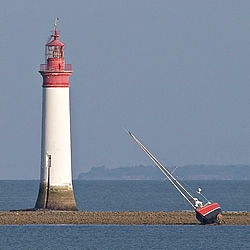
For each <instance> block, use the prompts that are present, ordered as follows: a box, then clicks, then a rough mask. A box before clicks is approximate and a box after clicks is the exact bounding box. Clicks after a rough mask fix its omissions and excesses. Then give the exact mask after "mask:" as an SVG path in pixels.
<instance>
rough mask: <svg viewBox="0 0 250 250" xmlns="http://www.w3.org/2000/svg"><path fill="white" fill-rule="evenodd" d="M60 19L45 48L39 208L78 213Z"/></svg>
mask: <svg viewBox="0 0 250 250" xmlns="http://www.w3.org/2000/svg"><path fill="white" fill-rule="evenodd" d="M57 20H58V19H56V21H55V24H54V30H53V34H52V35H51V37H50V39H49V41H48V42H47V43H46V45H45V64H41V65H40V71H39V73H40V74H41V75H42V78H43V85H42V89H43V94H42V135H41V170H40V187H39V193H38V198H37V201H36V205H35V208H36V209H51V210H68V211H70V210H77V206H76V202H75V197H74V192H73V185H72V170H71V131H70V95H69V87H70V85H69V77H70V75H71V74H72V65H71V64H65V58H64V44H63V43H62V42H61V41H60V40H59V39H58V37H59V34H58V30H57Z"/></svg>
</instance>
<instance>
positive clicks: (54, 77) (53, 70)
mask: <svg viewBox="0 0 250 250" xmlns="http://www.w3.org/2000/svg"><path fill="white" fill-rule="evenodd" d="M57 20H58V18H57V19H56V21H55V24H54V30H53V34H52V35H51V36H50V38H49V40H48V42H47V43H46V45H45V64H41V65H40V71H39V72H40V74H41V75H42V77H43V87H44V88H49V87H53V88H54V87H60V88H61V87H67V88H68V87H69V76H70V75H71V73H72V65H71V64H65V60H64V44H63V43H62V42H61V41H60V40H59V39H58V37H59V34H58V31H57Z"/></svg>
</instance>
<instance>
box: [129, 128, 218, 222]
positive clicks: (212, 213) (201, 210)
mask: <svg viewBox="0 0 250 250" xmlns="http://www.w3.org/2000/svg"><path fill="white" fill-rule="evenodd" d="M126 131H127V130H126ZM127 132H128V133H129V134H130V136H131V137H132V138H133V139H134V140H135V142H136V143H137V144H138V145H139V146H140V147H141V149H142V150H143V151H144V152H145V153H146V154H147V155H148V157H149V158H150V159H151V160H152V161H153V162H154V164H155V165H156V166H157V167H158V168H159V169H160V170H161V172H162V173H163V174H164V175H165V176H166V178H167V179H168V180H169V181H170V182H171V184H172V185H173V186H174V187H175V188H176V189H177V190H178V192H179V193H180V194H181V195H182V197H183V198H184V199H185V200H186V201H187V202H188V203H189V204H190V205H191V207H192V208H193V209H194V211H195V213H196V219H197V220H198V221H199V222H200V223H201V224H203V225H205V224H221V223H222V211H221V207H220V205H219V204H218V203H217V202H212V201H209V200H208V199H207V198H206V197H205V196H204V195H202V194H201V191H202V190H201V188H199V189H198V191H196V192H197V194H199V195H201V196H202V197H203V199H205V202H203V201H201V200H199V199H198V198H196V197H194V196H193V195H192V194H191V193H190V192H188V190H187V189H186V188H185V187H184V186H183V185H182V184H181V183H180V182H179V181H178V180H177V179H176V178H175V177H174V175H173V174H172V173H171V172H170V171H169V170H168V169H167V168H165V167H164V166H163V165H162V164H161V163H160V161H159V160H157V159H156V157H155V156H154V155H153V154H152V153H151V152H150V151H149V150H148V149H147V148H146V147H145V146H144V145H143V144H142V143H141V142H140V141H139V140H138V139H137V138H136V137H135V135H133V134H132V133H131V132H130V131H127Z"/></svg>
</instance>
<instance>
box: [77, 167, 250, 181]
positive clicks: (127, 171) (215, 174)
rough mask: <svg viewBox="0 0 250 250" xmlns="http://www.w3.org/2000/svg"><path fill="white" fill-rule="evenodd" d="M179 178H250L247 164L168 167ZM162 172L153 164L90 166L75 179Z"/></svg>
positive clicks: (132, 177) (159, 175) (127, 177)
mask: <svg viewBox="0 0 250 250" xmlns="http://www.w3.org/2000/svg"><path fill="white" fill-rule="evenodd" d="M168 169H169V170H170V171H171V172H172V171H174V174H175V176H176V177H178V179H181V180H250V166H248V165H223V166H221V165H203V164H200V165H186V166H182V167H169V168H168ZM162 179H163V174H162V173H161V171H159V169H158V168H157V167H155V166H143V165H140V166H133V167H118V168H106V167H105V166H101V167H92V168H91V169H90V170H89V171H88V172H85V173H80V174H79V175H78V178H77V180H162Z"/></svg>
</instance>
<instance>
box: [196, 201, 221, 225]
mask: <svg viewBox="0 0 250 250" xmlns="http://www.w3.org/2000/svg"><path fill="white" fill-rule="evenodd" d="M195 212H196V219H197V220H198V221H199V222H200V223H201V224H213V223H220V221H219V220H218V218H219V217H218V215H219V216H220V215H221V207H220V205H219V204H218V203H216V202H214V203H210V204H207V205H205V206H203V207H201V208H197V209H196V210H195Z"/></svg>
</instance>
